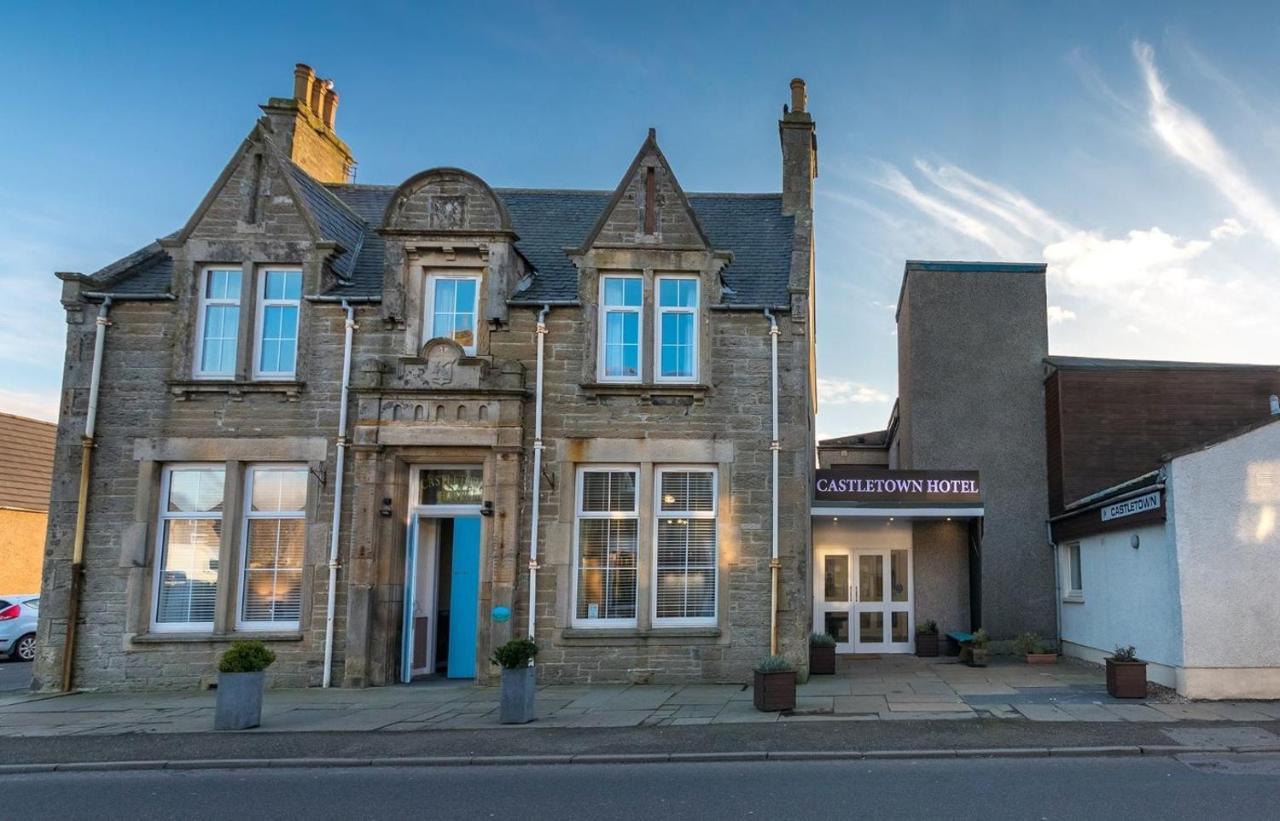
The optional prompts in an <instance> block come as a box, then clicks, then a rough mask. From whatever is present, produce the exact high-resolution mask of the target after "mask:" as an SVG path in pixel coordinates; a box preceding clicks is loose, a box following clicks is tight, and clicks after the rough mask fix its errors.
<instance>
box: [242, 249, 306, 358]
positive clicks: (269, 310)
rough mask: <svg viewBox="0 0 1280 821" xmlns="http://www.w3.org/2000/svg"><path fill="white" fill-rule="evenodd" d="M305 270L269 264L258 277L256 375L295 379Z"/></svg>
mask: <svg viewBox="0 0 1280 821" xmlns="http://www.w3.org/2000/svg"><path fill="white" fill-rule="evenodd" d="M301 304H302V272H301V271H296V270H281V269H273V268H268V269H266V270H264V271H263V272H262V273H261V275H260V276H259V277H258V316H257V322H256V323H255V327H256V328H257V331H256V333H255V336H254V349H255V353H254V363H253V375H254V376H255V377H258V378H264V377H265V378H276V379H281V378H283V379H292V378H293V375H294V371H295V368H296V364H297V358H298V309H299V307H300V305H301Z"/></svg>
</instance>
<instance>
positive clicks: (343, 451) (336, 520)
mask: <svg viewBox="0 0 1280 821" xmlns="http://www.w3.org/2000/svg"><path fill="white" fill-rule="evenodd" d="M342 308H343V310H345V311H346V312H347V320H346V323H345V324H346V331H345V334H344V335H343V339H342V401H341V404H340V405H339V407H338V450H337V456H336V463H335V465H334V469H333V523H332V524H331V525H330V527H329V595H328V599H329V601H328V603H327V604H326V606H325V619H324V682H323V684H321V686H322V687H328V686H329V685H330V684H331V683H332V681H333V628H334V609H335V608H336V606H337V601H338V589H337V588H338V528H339V527H340V526H341V525H342V480H343V473H344V468H345V467H346V463H347V399H348V396H349V394H350V385H351V341H352V339H353V337H354V336H355V330H356V318H355V313H356V311H355V308H352V307H351V305H350V304H349V303H348V302H347V301H346V300H343V302H342Z"/></svg>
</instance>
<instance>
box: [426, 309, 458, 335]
mask: <svg viewBox="0 0 1280 821" xmlns="http://www.w3.org/2000/svg"><path fill="white" fill-rule="evenodd" d="M431 338H432V339H437V338H444V339H453V314H452V313H449V312H446V311H443V310H441V309H440V308H436V311H435V313H434V314H433V315H432V317H431Z"/></svg>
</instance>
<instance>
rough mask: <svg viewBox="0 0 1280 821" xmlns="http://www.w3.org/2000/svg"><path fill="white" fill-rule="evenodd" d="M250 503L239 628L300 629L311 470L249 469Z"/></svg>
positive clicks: (247, 491)
mask: <svg viewBox="0 0 1280 821" xmlns="http://www.w3.org/2000/svg"><path fill="white" fill-rule="evenodd" d="M245 500H246V501H245V515H244V519H245V522H244V531H243V532H244V539H243V544H244V549H243V550H242V551H241V556H242V557H243V559H242V562H241V577H240V611H239V616H238V619H237V623H236V626H237V627H239V628H242V629H263V628H269V629H280V628H286V629H287V628H296V627H297V626H298V614H299V609H300V603H301V598H302V596H301V594H302V554H303V548H304V547H305V545H306V522H305V520H304V517H305V507H306V501H307V469H306V467H301V466H297V467H295V466H284V467H278V466H270V467H265V466H258V467H251V468H249V470H248V472H247V475H246V479H245Z"/></svg>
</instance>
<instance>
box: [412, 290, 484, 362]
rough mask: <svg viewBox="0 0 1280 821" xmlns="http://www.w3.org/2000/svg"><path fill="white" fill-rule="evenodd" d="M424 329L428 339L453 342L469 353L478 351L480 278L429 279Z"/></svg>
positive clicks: (425, 339)
mask: <svg viewBox="0 0 1280 821" xmlns="http://www.w3.org/2000/svg"><path fill="white" fill-rule="evenodd" d="M424 301H425V304H426V305H425V315H424V318H423V325H422V327H423V328H425V329H426V331H425V338H424V339H423V342H424V343H425V342H426V341H427V340H428V339H437V338H444V339H452V340H453V341H454V342H457V343H458V344H459V345H461V346H462V350H464V351H465V352H466V353H468V354H475V352H476V316H477V315H478V314H479V313H480V278H479V277H460V276H443V275H440V274H430V275H428V276H427V298H426V300H424Z"/></svg>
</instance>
